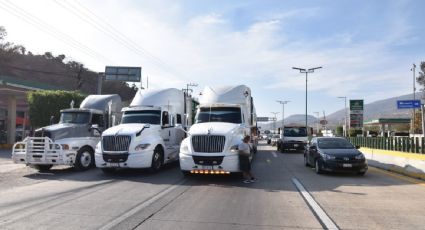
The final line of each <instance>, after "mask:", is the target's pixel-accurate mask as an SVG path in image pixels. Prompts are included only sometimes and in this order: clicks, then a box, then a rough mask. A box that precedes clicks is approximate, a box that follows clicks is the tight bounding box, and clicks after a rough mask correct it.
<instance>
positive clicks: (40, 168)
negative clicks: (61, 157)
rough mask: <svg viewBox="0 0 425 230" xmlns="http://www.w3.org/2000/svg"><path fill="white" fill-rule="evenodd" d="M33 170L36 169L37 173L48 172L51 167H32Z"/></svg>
mask: <svg viewBox="0 0 425 230" xmlns="http://www.w3.org/2000/svg"><path fill="white" fill-rule="evenodd" d="M32 166H33V167H34V168H35V169H37V170H38V171H39V172H48V171H49V170H50V169H51V168H52V167H53V165H32Z"/></svg>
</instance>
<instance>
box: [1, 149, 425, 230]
mask: <svg viewBox="0 0 425 230" xmlns="http://www.w3.org/2000/svg"><path fill="white" fill-rule="evenodd" d="M259 150H260V151H259V152H258V153H257V155H256V157H255V161H254V164H253V172H254V174H255V175H256V176H257V177H258V178H259V181H258V182H256V183H252V184H243V183H242V180H241V179H240V178H238V177H236V176H192V177H188V178H184V177H183V176H182V175H181V174H180V172H179V168H178V165H171V166H169V167H167V168H166V169H165V170H163V171H161V172H159V173H157V174H151V173H148V172H147V171H145V170H130V171H121V172H118V173H116V174H114V175H104V174H103V173H102V172H101V171H100V170H98V169H93V170H89V171H87V172H75V171H73V170H72V169H71V168H68V167H55V168H54V170H53V171H52V172H50V173H38V172H36V171H35V170H33V169H29V168H20V169H16V170H13V171H10V172H7V173H0V229H30V228H31V229H76V228H79V229H200V228H202V229H322V228H323V227H324V226H326V225H325V224H326V223H324V221H323V219H321V218H323V216H320V215H318V214H317V213H315V211H314V210H313V209H312V205H311V204H308V203H307V202H306V199H305V198H303V196H302V195H301V193H300V192H299V190H298V189H297V187H296V186H295V184H294V180H296V181H298V182H299V183H300V184H301V185H302V186H303V187H304V188H305V189H306V190H307V192H309V193H308V194H309V195H311V198H312V199H313V201H315V202H316V203H317V204H318V207H319V208H321V210H322V211H323V213H324V215H325V216H327V217H329V219H330V221H331V222H332V223H334V224H335V226H336V227H337V228H340V229H421V228H423V226H425V218H423V217H424V214H423V212H422V210H423V207H425V198H424V195H425V186H423V185H420V184H414V183H411V182H409V181H406V180H402V179H399V178H396V177H394V176H389V175H387V174H386V173H383V172H381V171H379V170H376V169H371V170H370V171H369V172H368V173H367V174H366V176H364V177H361V176H357V175H350V174H349V175H339V174H325V175H316V174H315V173H314V170H312V169H310V168H307V167H304V166H303V164H302V163H303V159H302V154H300V153H284V154H282V153H278V152H276V151H275V148H274V147H271V146H267V145H264V144H262V145H261V146H260V148H259Z"/></svg>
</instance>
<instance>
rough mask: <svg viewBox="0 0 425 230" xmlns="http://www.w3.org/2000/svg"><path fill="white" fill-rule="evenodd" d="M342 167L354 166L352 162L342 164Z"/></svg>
mask: <svg viewBox="0 0 425 230" xmlns="http://www.w3.org/2000/svg"><path fill="white" fill-rule="evenodd" d="M342 167H344V168H351V167H353V165H352V164H342Z"/></svg>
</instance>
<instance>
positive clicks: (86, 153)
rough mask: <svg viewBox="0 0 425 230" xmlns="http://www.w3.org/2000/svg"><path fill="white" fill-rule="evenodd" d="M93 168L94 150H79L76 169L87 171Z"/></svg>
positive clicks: (84, 148)
mask: <svg viewBox="0 0 425 230" xmlns="http://www.w3.org/2000/svg"><path fill="white" fill-rule="evenodd" d="M92 167H94V153H93V149H91V148H89V147H83V148H81V149H79V150H78V152H77V156H75V162H74V168H75V169H76V170H78V171H85V170H87V169H89V168H92Z"/></svg>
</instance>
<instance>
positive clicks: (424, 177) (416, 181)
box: [369, 167, 425, 187]
mask: <svg viewBox="0 0 425 230" xmlns="http://www.w3.org/2000/svg"><path fill="white" fill-rule="evenodd" d="M369 170H371V171H375V172H379V173H382V174H385V175H387V176H391V177H394V178H397V179H400V180H404V181H408V182H410V183H413V184H418V185H421V186H424V187H425V181H424V180H425V175H423V174H420V175H421V176H420V177H416V176H411V175H406V174H404V173H405V171H403V170H400V169H395V171H393V169H389V170H385V169H381V168H377V167H369ZM400 173H401V174H403V175H400ZM414 174H416V173H414ZM411 177H415V178H411ZM416 178H418V179H416Z"/></svg>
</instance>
